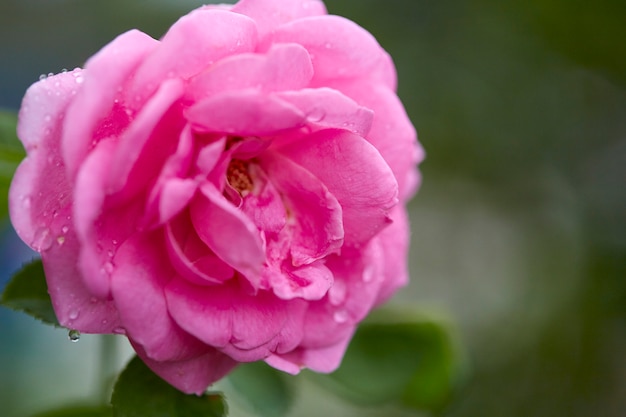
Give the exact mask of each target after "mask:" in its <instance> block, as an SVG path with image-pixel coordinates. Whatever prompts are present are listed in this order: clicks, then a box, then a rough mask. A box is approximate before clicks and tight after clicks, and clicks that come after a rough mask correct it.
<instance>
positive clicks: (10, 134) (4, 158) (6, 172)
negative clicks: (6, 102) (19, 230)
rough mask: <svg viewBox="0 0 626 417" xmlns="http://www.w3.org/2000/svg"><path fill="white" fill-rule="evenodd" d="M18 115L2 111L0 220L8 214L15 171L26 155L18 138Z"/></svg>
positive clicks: (0, 124) (0, 119)
mask: <svg viewBox="0 0 626 417" xmlns="http://www.w3.org/2000/svg"><path fill="white" fill-rule="evenodd" d="M16 128H17V115H16V114H15V113H14V112H11V111H8V110H0V218H4V217H5V216H7V214H8V194H9V186H10V185H11V180H12V179H13V174H14V173H15V169H16V168H17V166H18V165H19V163H20V161H21V160H22V159H24V156H25V155H26V154H25V152H24V148H23V147H22V144H21V143H20V141H19V139H18V138H17V132H16Z"/></svg>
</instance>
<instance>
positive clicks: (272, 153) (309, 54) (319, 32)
mask: <svg viewBox="0 0 626 417" xmlns="http://www.w3.org/2000/svg"><path fill="white" fill-rule="evenodd" d="M395 88H396V75H395V69H394V66H393V63H392V61H391V59H390V57H389V55H388V54H387V53H386V52H385V51H384V50H383V49H382V48H381V47H380V45H379V44H378V43H377V42H376V40H375V39H374V38H373V37H372V36H371V35H370V34H369V33H368V32H366V31H365V30H364V29H362V28H361V27H359V26H357V25H356V24H354V23H352V22H351V21H348V20H346V19H343V18H341V17H337V16H328V15H326V11H325V8H324V5H323V4H322V3H321V2H320V1H316V0H242V1H240V2H239V3H238V4H236V5H234V6H219V7H216V6H213V7H212V6H208V7H203V8H200V9H198V10H195V11H193V12H191V13H190V14H188V15H187V16H184V17H183V18H181V19H180V20H179V21H178V22H176V23H175V24H174V25H173V26H172V28H171V29H170V30H169V31H168V32H167V34H166V35H165V36H164V37H163V39H161V40H160V41H157V40H154V39H152V38H151V37H149V36H147V35H146V34H144V33H142V32H139V31H137V30H132V31H130V32H127V33H124V34H122V35H121V36H119V37H118V38H117V39H115V40H114V41H113V42H111V43H110V44H109V45H107V46H105V47H104V48H103V49H102V50H101V51H100V52H98V53H97V54H96V55H95V56H93V57H92V58H91V59H90V60H89V61H88V62H87V64H86V65H85V68H84V69H78V68H77V69H75V70H74V71H71V72H66V73H61V74H58V75H55V76H51V77H49V78H47V79H44V80H42V81H39V82H37V83H35V84H34V85H33V86H32V87H31V88H30V89H29V90H28V92H27V93H26V96H25V98H24V101H23V104H22V108H21V111H20V121H19V128H18V133H19V137H20V139H21V140H22V142H23V144H24V146H25V148H26V150H27V152H28V157H27V158H26V159H25V160H24V161H23V162H22V164H21V165H20V167H19V169H18V170H17V172H16V174H15V178H14V181H13V184H12V187H11V192H10V209H11V218H12V221H13V224H14V226H15V228H16V230H17V232H18V234H19V235H20V237H21V238H22V239H23V240H24V241H25V242H26V243H27V244H29V245H30V246H31V247H32V248H33V249H35V250H37V251H39V252H41V257H42V260H43V264H44V267H45V272H46V277H47V280H48V288H49V292H50V295H51V297H52V302H53V304H54V308H55V311H56V314H57V317H58V319H59V322H60V323H61V324H62V325H63V326H66V327H68V328H71V329H77V330H80V331H81V332H86V333H123V334H126V335H127V336H128V338H129V339H130V341H131V343H132V345H133V347H134V348H135V350H136V351H137V353H138V355H139V356H140V357H141V358H142V359H143V360H144V361H145V362H146V364H147V365H148V366H149V367H150V368H152V369H153V370H154V371H155V372H156V373H157V374H159V375H160V376H161V377H163V378H164V379H165V380H167V381H168V382H170V383H171V384H172V385H174V386H176V387H177V388H179V389H180V390H182V391H185V392H188V393H192V392H195V393H200V392H202V391H204V390H205V389H206V387H207V386H208V385H209V384H211V383H213V382H214V381H216V380H217V379H219V378H221V377H222V376H224V375H225V374H226V373H228V372H229V371H230V370H231V369H232V368H233V367H234V366H235V365H236V364H237V363H239V362H249V361H257V360H265V361H266V362H267V363H268V364H270V365H271V366H273V367H275V368H278V369H281V370H283V371H286V372H289V373H297V372H298V371H299V370H300V369H301V368H302V367H307V368H310V369H313V370H315V371H319V372H330V371H332V370H334V369H335V368H336V367H337V366H338V365H339V362H340V361H341V357H342V356H343V353H344V351H345V349H346V346H347V345H348V342H349V341H350V338H351V336H352V334H353V332H354V330H355V326H356V325H357V324H358V323H359V321H360V320H362V319H363V318H364V317H365V315H366V314H367V313H368V312H369V311H370V310H371V309H372V308H373V307H375V306H376V305H378V304H380V303H381V302H383V301H384V300H386V299H387V298H389V297H390V296H391V295H392V294H393V292H394V291H395V290H396V289H397V288H398V287H400V286H402V285H403V284H405V283H406V281H407V260H406V257H407V246H408V235H409V229H408V223H407V216H406V210H405V203H406V201H407V199H408V198H409V197H410V196H411V194H412V193H413V192H414V190H415V189H416V187H417V185H418V182H419V177H418V173H417V170H416V163H417V162H419V160H420V159H421V157H422V151H421V148H420V147H419V145H418V143H417V141H416V136H415V131H414V129H413V126H412V125H411V123H410V121H409V120H408V118H407V116H406V113H405V111H404V109H403V107H402V104H401V103H400V101H399V100H398V97H397V96H396V94H395Z"/></svg>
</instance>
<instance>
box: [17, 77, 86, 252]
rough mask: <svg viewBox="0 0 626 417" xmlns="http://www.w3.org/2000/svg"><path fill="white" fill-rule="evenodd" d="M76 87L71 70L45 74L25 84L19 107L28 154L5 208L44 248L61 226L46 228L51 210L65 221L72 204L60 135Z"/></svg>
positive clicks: (29, 239)
mask: <svg viewBox="0 0 626 417" xmlns="http://www.w3.org/2000/svg"><path fill="white" fill-rule="evenodd" d="M75 88H76V83H75V80H74V77H73V76H72V74H70V73H66V74H59V75H56V76H54V77H49V78H47V79H45V80H43V81H39V82H38V83H35V84H33V85H32V86H31V87H30V88H29V89H28V91H27V92H26V95H25V97H24V101H23V103H22V108H21V109H20V114H19V119H18V120H19V122H18V127H17V134H18V137H19V138H20V140H21V141H22V144H23V145H24V147H25V148H26V152H27V154H28V155H27V157H26V159H24V160H23V161H22V163H21V164H20V166H19V167H18V169H17V171H16V172H15V175H14V177H13V181H12V183H11V189H10V191H9V213H10V215H11V222H12V223H13V226H14V227H15V230H16V231H17V234H18V235H19V236H20V238H22V240H23V241H24V242H26V244H28V245H30V246H31V247H32V248H33V249H35V250H38V251H42V250H44V249H47V247H49V246H50V245H51V244H52V240H53V239H54V236H55V235H56V234H58V233H60V232H61V230H60V228H61V227H62V226H61V225H57V227H58V228H57V229H56V230H51V229H50V228H51V226H52V224H51V223H52V222H53V219H55V218H56V217H54V212H56V213H57V216H58V215H59V214H58V211H59V210H63V215H64V217H63V218H62V220H63V222H68V220H69V219H66V218H65V215H66V214H71V213H65V211H67V210H71V208H70V207H71V204H72V202H71V197H70V196H71V185H70V183H69V182H68V180H67V177H66V173H65V167H64V164H63V159H62V155H61V150H60V137H61V132H62V130H61V127H62V119H63V117H64V112H65V110H66V108H67V106H68V104H69V102H70V100H71V98H72V95H71V91H72V90H73V89H75ZM59 220H61V219H59ZM66 226H68V227H71V224H69V225H66ZM44 232H45V233H44ZM42 238H43V240H42ZM46 246H47V247H46Z"/></svg>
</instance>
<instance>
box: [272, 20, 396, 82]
mask: <svg viewBox="0 0 626 417" xmlns="http://www.w3.org/2000/svg"><path fill="white" fill-rule="evenodd" d="M276 43H297V44H300V45H302V46H304V48H305V49H306V50H307V51H308V52H309V55H310V56H311V57H312V61H313V70H314V74H315V75H314V76H313V80H312V81H311V85H312V86H323V85H325V82H326V81H328V80H333V79H337V78H340V79H355V78H357V79H358V78H366V79H369V77H370V75H369V74H370V73H371V72H379V71H381V69H380V67H382V68H384V71H388V69H389V67H388V59H389V58H388V56H387V54H386V53H385V52H384V50H383V49H382V48H381V46H380V45H379V44H378V42H377V41H376V39H374V37H373V36H372V35H371V34H370V33H369V32H367V31H366V30H365V29H363V28H362V27H360V26H359V25H357V24H356V23H354V22H352V21H350V20H348V19H344V18H342V17H339V16H316V17H308V18H304V19H299V20H294V21H292V22H289V23H286V24H284V25H282V26H280V27H278V28H277V29H276V30H275V31H274V32H273V33H272V34H270V35H269V36H268V37H267V38H266V39H265V40H264V41H263V45H264V46H265V45H270V44H276ZM376 78H380V79H387V80H388V82H389V81H391V79H390V77H389V76H388V75H386V76H383V77H376ZM390 88H391V86H390Z"/></svg>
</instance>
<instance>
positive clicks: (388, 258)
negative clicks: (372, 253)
mask: <svg viewBox="0 0 626 417" xmlns="http://www.w3.org/2000/svg"><path fill="white" fill-rule="evenodd" d="M391 219H392V220H393V223H391V224H390V225H389V227H387V228H385V229H384V230H383V231H382V232H380V234H379V235H378V236H376V237H375V238H374V239H377V240H378V242H379V244H380V247H381V249H382V253H383V255H382V258H383V262H384V269H383V271H382V274H383V275H384V282H383V284H382V285H381V287H380V290H379V292H378V295H377V297H376V302H375V305H379V304H382V303H384V302H385V301H387V300H388V299H389V298H390V297H391V296H392V295H393V294H394V293H395V292H396V291H397V290H398V288H400V287H403V286H405V285H406V284H407V283H408V282H409V271H408V269H409V266H408V264H407V262H406V259H407V257H408V255H409V241H410V238H409V233H410V230H411V228H410V225H409V219H408V215H407V212H406V209H405V208H404V206H396V207H395V208H394V209H393V211H392V212H391Z"/></svg>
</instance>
